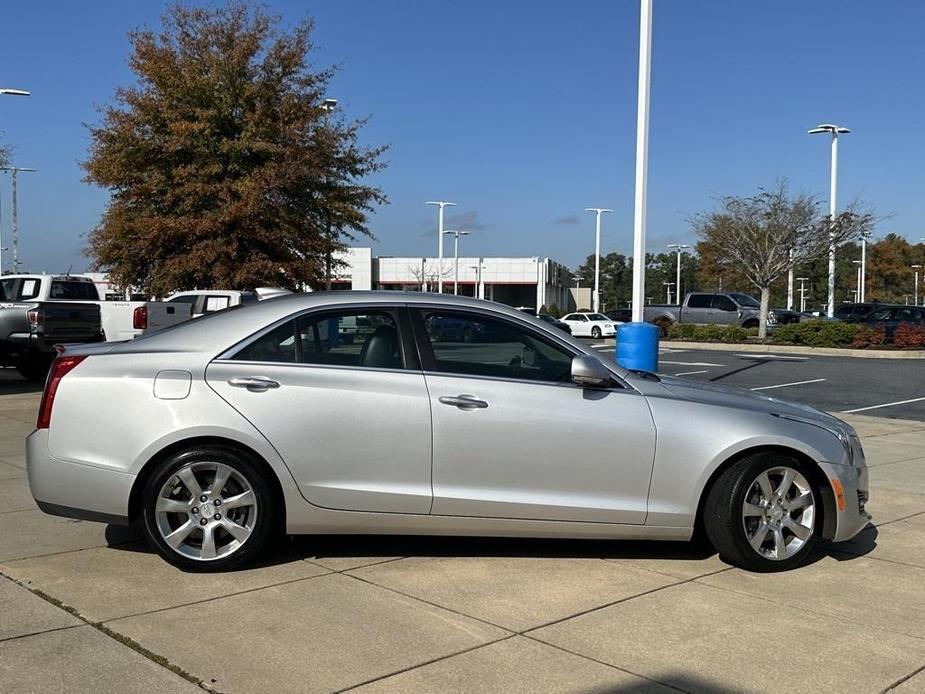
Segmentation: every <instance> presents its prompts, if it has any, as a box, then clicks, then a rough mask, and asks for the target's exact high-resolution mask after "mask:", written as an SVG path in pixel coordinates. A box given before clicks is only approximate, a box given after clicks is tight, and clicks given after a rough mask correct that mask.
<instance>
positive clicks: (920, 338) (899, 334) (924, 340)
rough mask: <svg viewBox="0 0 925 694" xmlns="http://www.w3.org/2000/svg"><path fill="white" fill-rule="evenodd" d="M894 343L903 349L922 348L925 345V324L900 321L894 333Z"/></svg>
mask: <svg viewBox="0 0 925 694" xmlns="http://www.w3.org/2000/svg"><path fill="white" fill-rule="evenodd" d="M893 344H894V345H895V346H896V347H899V348H901V349H921V348H923V347H925V325H914V324H912V323H900V324H899V325H897V326H896V331H895V332H894V333H893Z"/></svg>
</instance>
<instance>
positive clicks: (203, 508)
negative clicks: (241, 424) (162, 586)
mask: <svg viewBox="0 0 925 694" xmlns="http://www.w3.org/2000/svg"><path fill="white" fill-rule="evenodd" d="M142 503H143V515H144V524H143V527H144V533H145V536H146V537H147V539H148V542H149V543H150V544H151V546H152V547H154V549H156V550H157V552H158V554H160V555H161V556H162V557H163V558H164V559H166V560H167V561H168V562H170V563H171V564H173V565H174V566H177V567H179V568H181V569H183V570H185V571H199V572H212V571H228V570H230V569H234V568H237V567H239V566H242V565H244V564H246V563H248V562H249V561H251V560H252V559H253V558H254V557H255V556H256V555H257V554H258V553H259V552H260V551H261V550H262V549H263V548H264V546H265V545H266V544H267V542H268V540H269V539H270V535H271V530H272V528H273V524H274V521H273V519H274V503H273V493H272V491H271V489H270V486H269V485H268V484H267V482H266V480H265V479H264V477H263V472H262V470H261V469H260V468H259V467H258V466H257V464H256V463H255V462H254V461H253V460H252V459H251V458H250V457H249V456H247V455H246V454H244V453H242V452H240V451H238V450H235V449H232V448H224V447H221V446H203V447H197V448H193V449H189V450H186V451H182V452H180V453H177V454H174V455H172V456H170V457H169V458H167V459H166V460H163V461H161V462H160V463H158V465H157V468H156V469H155V470H154V472H153V474H152V475H151V476H150V477H149V478H148V481H147V483H146V484H145V487H144V490H143V493H142Z"/></svg>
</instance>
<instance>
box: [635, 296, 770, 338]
mask: <svg viewBox="0 0 925 694" xmlns="http://www.w3.org/2000/svg"><path fill="white" fill-rule="evenodd" d="M760 314H761V304H760V303H758V301H757V300H756V299H755V298H754V297H752V296H749V295H748V294H742V293H740V292H688V293H687V295H686V296H685V297H684V303H682V304H681V305H680V306H673V305H670V304H660V305H655V306H646V307H645V308H644V309H643V318H644V320H645V321H646V322H649V323H654V324H655V325H657V326H658V327H659V330H660V331H661V333H662V335H666V334H667V333H668V328H670V327H671V326H672V325H674V324H675V323H693V324H695V325H709V324H718V325H740V326H742V327H743V328H757V327H758V319H759V316H760Z"/></svg>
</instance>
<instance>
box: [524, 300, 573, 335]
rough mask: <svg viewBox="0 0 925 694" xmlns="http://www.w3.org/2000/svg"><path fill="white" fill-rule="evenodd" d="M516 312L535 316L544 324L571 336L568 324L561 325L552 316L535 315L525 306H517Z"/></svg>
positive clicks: (545, 314) (546, 314)
mask: <svg viewBox="0 0 925 694" xmlns="http://www.w3.org/2000/svg"><path fill="white" fill-rule="evenodd" d="M517 310H518V311H521V312H522V313H526V314H527V315H528V316H536V317H537V318H539V319H540V320H541V321H543V322H544V323H549V324H550V325H552V326H553V327H556V328H558V329H559V330H561V331H563V332H566V333H568V334H569V335H571V334H572V329H571V328H570V327H569V326H568V323H563V322H562V321H560V320H559V319H558V318H556V317H555V316H552V315H550V314H548V313H536V312H535V311H534V310H533V309H532V308H528V307H526V306H518V307H517Z"/></svg>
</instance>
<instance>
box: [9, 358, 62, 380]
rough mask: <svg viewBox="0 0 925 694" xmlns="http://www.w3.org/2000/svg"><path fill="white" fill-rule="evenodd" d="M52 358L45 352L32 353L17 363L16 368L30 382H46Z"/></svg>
mask: <svg viewBox="0 0 925 694" xmlns="http://www.w3.org/2000/svg"><path fill="white" fill-rule="evenodd" d="M52 360H53V358H52V357H46V356H45V355H43V354H30V355H28V356H26V357H25V358H23V360H22V361H20V362H19V363H18V364H17V365H16V370H17V371H18V372H19V375H20V376H22V377H23V378H24V379H26V380H27V381H29V382H30V383H44V382H45V379H46V378H47V376H48V369H49V367H51V362H52Z"/></svg>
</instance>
